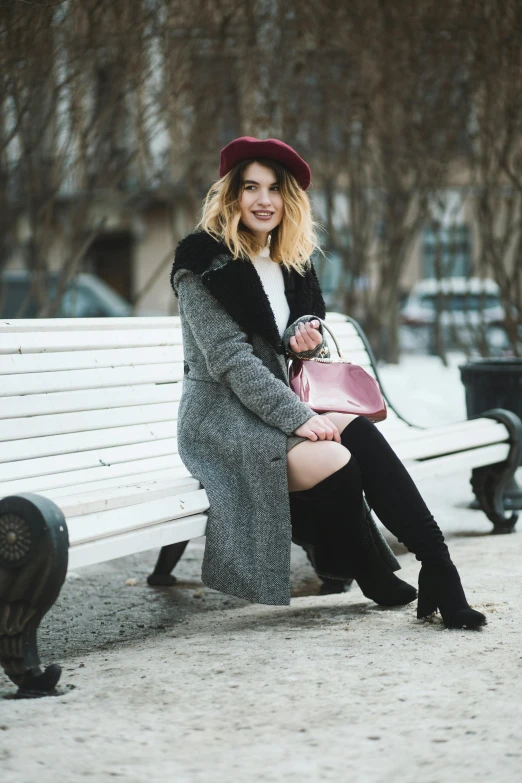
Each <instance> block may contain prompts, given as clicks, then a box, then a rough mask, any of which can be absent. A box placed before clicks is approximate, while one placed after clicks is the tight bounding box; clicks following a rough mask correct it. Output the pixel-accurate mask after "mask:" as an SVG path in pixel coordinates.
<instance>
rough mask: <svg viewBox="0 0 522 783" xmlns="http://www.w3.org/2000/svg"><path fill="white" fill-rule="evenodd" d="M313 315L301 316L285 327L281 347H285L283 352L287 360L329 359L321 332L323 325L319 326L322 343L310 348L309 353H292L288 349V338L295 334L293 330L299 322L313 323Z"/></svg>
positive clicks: (328, 352) (327, 348) (328, 350)
mask: <svg viewBox="0 0 522 783" xmlns="http://www.w3.org/2000/svg"><path fill="white" fill-rule="evenodd" d="M315 317H316V316H315V315H302V316H301V317H300V318H298V319H297V320H296V321H294V322H293V323H292V324H290V326H287V328H286V329H285V332H284V334H283V336H282V338H281V340H282V342H283V345H284V346H285V352H286V355H287V357H288V358H292V357H297V358H301V359H316V358H320V359H329V358H330V349H329V347H328V342H327V340H326V338H325V336H324V331H323V325H322V324H321V323H320V324H319V331H320V333H321V337H322V338H323V339H322V341H321V342H320V343H319V345H316V346H315V348H311V349H310V350H309V351H300V352H299V353H296V352H295V351H292V349H291V348H290V338H291V337H293V336H294V334H295V328H296V326H297V325H298V324H300V323H301V322H303V323H304V322H306V321H313V320H314V318H315Z"/></svg>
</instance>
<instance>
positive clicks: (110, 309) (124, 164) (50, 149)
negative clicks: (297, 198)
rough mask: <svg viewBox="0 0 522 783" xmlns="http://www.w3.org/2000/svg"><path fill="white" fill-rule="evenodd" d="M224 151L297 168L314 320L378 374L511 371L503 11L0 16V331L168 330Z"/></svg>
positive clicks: (218, 6)
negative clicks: (90, 323) (405, 365)
mask: <svg viewBox="0 0 522 783" xmlns="http://www.w3.org/2000/svg"><path fill="white" fill-rule="evenodd" d="M240 135H251V136H256V137H258V138H267V137H276V138H281V139H283V140H284V141H286V142H287V143H289V144H291V145H292V146H294V147H295V148H296V150H297V151H298V152H299V154H301V155H302V156H303V157H304V158H305V159H306V160H307V161H308V162H309V164H310V166H311V169H312V175H313V183H312V187H311V188H310V190H309V191H308V192H309V194H310V196H311V199H312V201H313V205H314V209H315V216H316V219H317V220H318V221H319V222H320V223H321V227H322V228H321V237H322V245H323V249H324V251H325V254H326V258H323V257H322V256H320V255H318V256H317V257H316V258H315V259H314V261H315V265H316V269H317V272H318V275H319V278H320V281H321V284H322V288H323V292H324V295H325V300H326V305H327V310H335V311H338V312H343V313H346V314H349V315H352V316H353V317H355V318H357V319H358V320H359V321H360V322H361V323H362V325H363V327H364V329H365V330H366V332H367V334H368V336H369V339H370V342H371V344H372V346H373V348H374V351H375V353H376V354H377V357H378V358H379V359H381V360H383V361H386V362H388V363H396V362H398V360H399V357H400V355H401V351H402V352H403V353H416V354H419V353H425V354H433V355H437V356H439V357H440V358H441V359H442V361H443V362H447V356H448V352H451V351H459V352H460V353H464V354H467V355H470V356H505V357H508V356H520V355H521V354H522V315H521V314H522V260H521V259H522V252H521V249H522V4H520V3H519V2H517V0H503V2H502V3H499V2H497V1H496V0H399V1H398V2H393V3H391V2H389V0H299V2H296V0H256V2H254V3H252V2H246V0H111V2H103V1H102V0H65V1H64V2H59V1H56V2H52V0H46V1H45V2H44V1H43V0H42V2H31V1H30V0H24V1H23V2H22V1H21V0H11V2H4V3H2V4H1V5H0V318H4V319H9V318H17V317H25V318H32V317H71V316H76V317H82V316H124V315H168V314H176V313H177V300H176V298H175V297H174V296H173V293H172V290H171V288H170V285H169V271H170V267H171V264H172V260H173V254H174V248H175V246H176V244H177V242H178V241H179V240H180V239H181V238H182V237H183V236H185V235H186V234H187V233H188V232H189V231H191V230H193V228H194V225H195V224H196V222H197V220H198V219H199V216H200V208H201V201H202V198H203V197H204V195H205V193H206V192H207V190H208V188H209V186H210V184H211V183H212V182H213V181H215V180H216V179H217V178H218V165H219V151H220V149H221V148H222V147H223V146H224V145H225V144H227V143H228V142H229V141H231V140H232V139H233V138H235V137H237V136H240Z"/></svg>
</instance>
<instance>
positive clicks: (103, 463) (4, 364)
mask: <svg viewBox="0 0 522 783" xmlns="http://www.w3.org/2000/svg"><path fill="white" fill-rule="evenodd" d="M326 320H327V322H328V324H329V325H330V326H331V328H332V330H333V332H334V334H335V335H336V338H337V340H338V342H339V345H340V348H341V351H342V352H343V355H344V356H345V357H346V358H348V359H350V360H351V361H353V362H355V363H357V364H360V365H362V366H364V367H365V368H366V369H367V370H368V371H369V372H371V373H372V374H374V370H373V369H372V362H371V358H370V355H369V353H368V351H367V348H366V346H365V344H364V341H363V339H362V337H361V335H360V334H359V333H358V331H357V328H356V326H355V325H354V323H352V322H350V321H347V319H346V317H345V316H344V315H342V314H341V313H328V314H327V317H326ZM329 344H330V350H331V353H332V356H334V355H336V350H335V345H333V342H332V340H331V339H330V340H329ZM182 379H183V346H182V335H181V325H180V321H179V317H178V316H170V317H156V318H88V319H81V318H78V319H28V320H22V319H19V320H12V321H0V444H1V446H2V448H0V497H3V496H5V495H7V494H14V493H17V492H27V491H31V492H39V491H40V492H42V491H45V490H53V489H57V488H61V487H64V488H66V487H73V486H74V487H76V486H79V485H82V488H83V487H85V489H86V490H88V488H89V485H90V484H91V483H92V482H96V486H97V487H100V480H101V481H102V482H103V485H104V486H106V487H107V488H109V487H111V486H115V485H117V484H118V482H120V483H121V477H123V476H138V477H139V478H140V479H143V478H146V475H147V474H150V475H152V474H153V473H154V475H155V476H156V475H160V476H161V475H164V476H165V478H167V477H172V476H173V475H179V476H180V477H182V476H185V475H188V474H187V471H186V469H185V467H184V466H183V464H182V462H181V460H180V458H179V456H178V453H177V442H176V424H177V412H178V405H179V399H180V396H181V390H182ZM389 419H390V421H388V422H387V423H386V424H387V425H388V426H389V425H390V424H391V420H393V421H395V422H396V423H400V424H402V422H399V419H397V417H395V414H394V413H393V411H390V413H389Z"/></svg>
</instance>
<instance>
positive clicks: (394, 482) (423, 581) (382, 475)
mask: <svg viewBox="0 0 522 783" xmlns="http://www.w3.org/2000/svg"><path fill="white" fill-rule="evenodd" d="M341 442H342V443H343V445H344V446H346V448H347V449H349V451H350V452H351V454H352V456H353V457H354V458H355V459H356V460H357V462H358V464H359V466H360V469H361V475H362V485H363V489H364V493H365V495H366V499H367V501H368V503H369V504H370V506H371V508H372V509H373V510H374V511H375V513H376V514H377V516H378V517H379V519H380V520H381V522H382V523H383V525H385V526H386V527H387V528H388V530H390V531H391V532H392V533H393V534H394V535H395V536H396V537H397V538H398V540H399V541H401V542H402V543H404V544H405V546H406V547H407V548H408V549H409V550H410V552H413V553H414V554H415V556H416V558H417V560H419V561H421V562H422V568H421V572H420V574H419V602H418V610H417V615H418V617H425V616H426V615H428V614H431V613H432V612H434V611H436V609H437V608H438V609H440V612H441V614H442V618H443V620H444V623H445V624H446V625H448V626H451V627H459V628H461V627H474V626H477V625H483V624H484V623H485V621H486V618H485V617H484V615H483V614H481V613H480V612H476V611H474V610H473V609H471V607H470V606H469V604H468V602H467V600H466V597H465V595H464V590H463V588H462V584H461V582H460V577H459V574H458V571H457V569H456V568H455V565H454V564H453V562H452V560H451V557H450V554H449V550H448V547H447V545H446V543H445V541H444V536H443V534H442V531H441V530H440V528H439V526H438V525H437V523H436V521H435V519H434V518H433V515H432V514H431V512H430V510H429V509H428V507H427V506H426V504H425V502H424V500H423V499H422V497H421V495H420V493H419V491H418V489H417V487H416V486H415V483H414V482H413V479H412V478H411V476H410V474H409V473H408V471H407V470H406V468H405V467H404V465H403V464H402V462H401V461H400V459H399V457H398V456H397V455H396V454H395V452H394V451H393V449H392V447H391V446H390V444H389V443H388V441H387V440H386V438H385V437H384V436H383V435H382V433H381V432H380V431H379V430H378V428H377V427H376V426H375V425H374V424H372V423H371V422H370V421H369V420H368V419H366V418H364V417H362V416H359V417H357V418H356V419H354V420H353V421H352V422H350V423H349V424H348V425H347V426H346V427H345V428H344V429H343V431H342V432H341Z"/></svg>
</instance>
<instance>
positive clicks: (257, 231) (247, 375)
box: [171, 137, 486, 627]
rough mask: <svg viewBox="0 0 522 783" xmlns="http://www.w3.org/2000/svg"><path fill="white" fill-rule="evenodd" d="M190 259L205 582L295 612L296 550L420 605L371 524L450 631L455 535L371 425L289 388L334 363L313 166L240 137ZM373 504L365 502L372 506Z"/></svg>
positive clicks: (190, 405)
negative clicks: (310, 365) (393, 540)
mask: <svg viewBox="0 0 522 783" xmlns="http://www.w3.org/2000/svg"><path fill="white" fill-rule="evenodd" d="M219 174H220V179H219V180H218V181H217V182H216V183H215V184H214V185H213V186H212V187H211V189H210V190H209V192H208V194H207V197H206V199H205V202H204V207H203V216H202V219H201V221H200V223H199V224H198V226H197V229H196V231H195V232H193V233H192V234H189V235H188V236H187V237H185V239H183V240H182V241H181V242H180V243H179V245H178V247H177V249H176V256H175V261H174V264H173V267H172V272H171V284H172V287H173V289H174V292H175V295H176V296H177V297H178V300H179V313H180V320H181V327H182V334H183V345H184V357H185V375H184V381H183V393H182V396H181V400H180V405H179V413H178V449H179V454H180V456H181V459H182V460H183V462H184V464H185V465H186V467H187V468H188V469H189V470H190V472H191V473H192V475H193V476H194V477H196V478H197V479H198V480H199V481H200V482H201V483H202V485H203V486H204V487H205V489H206V492H207V495H208V498H209V511H208V523H207V532H206V546H205V553H204V558H203V568H202V579H203V582H204V583H205V584H206V585H207V586H209V587H211V588H214V589H217V590H220V591H222V592H225V593H229V594H232V595H236V596H239V597H241V598H244V599H246V600H249V601H253V602H257V603H266V604H276V605H288V604H289V603H290V550H291V541H292V538H293V540H294V541H296V542H297V543H300V544H302V545H303V546H304V547H305V549H306V551H307V552H308V554H309V557H310V559H311V561H312V563H313V565H314V567H315V569H316V571H317V573H318V574H320V575H321V576H322V577H323V578H325V579H338V580H347V579H350V578H355V579H356V580H357V582H358V584H359V586H360V587H361V589H362V591H363V593H364V594H365V595H366V596H367V597H369V598H372V599H373V600H374V601H376V602H377V603H380V604H383V605H400V604H406V603H409V602H410V601H413V600H414V599H415V597H416V595H417V592H416V590H415V588H413V587H412V586H411V585H408V584H406V583H405V582H403V581H401V580H400V579H398V578H397V577H396V576H395V574H394V571H396V570H397V569H398V568H399V565H398V563H397V561H396V559H395V558H394V556H393V554H392V553H391V550H390V549H389V547H388V545H387V544H386V542H385V540H384V539H383V538H382V536H381V535H380V533H379V531H378V528H377V527H376V525H375V524H374V522H373V520H372V519H371V517H369V515H368V514H367V509H366V507H365V503H364V496H365V497H366V500H367V501H368V503H369V504H370V506H371V507H372V508H373V509H374V510H375V512H376V514H377V515H378V517H379V519H380V520H381V522H382V523H383V524H384V525H385V526H386V527H387V528H388V529H389V530H390V531H391V532H392V533H393V534H394V535H395V536H396V537H397V538H398V539H399V540H400V541H402V542H403V543H404V544H405V545H406V547H407V548H408V549H409V550H410V551H412V552H414V553H415V555H416V557H417V559H418V560H419V561H421V562H422V567H421V571H420V574H419V596H418V610H417V615H418V617H419V618H420V617H425V616H428V615H430V614H431V613H433V612H435V611H436V610H437V608H438V609H439V610H440V612H441V614H442V618H443V621H444V623H445V625H446V626H449V627H476V626H478V625H482V624H484V623H485V621H486V618H485V617H484V615H482V614H481V613H480V612H476V611H474V610H473V609H471V607H470V606H469V605H468V603H467V601H466V598H465V595H464V591H463V589H462V585H461V583H460V579H459V575H458V572H457V569H456V568H455V566H454V564H453V563H452V561H451V559H450V556H449V552H448V549H447V546H446V544H445V543H444V537H443V535H442V533H441V531H440V529H439V527H438V525H437V523H436V522H435V520H434V519H433V517H432V515H431V514H430V512H429V510H428V509H427V507H426V505H425V504H424V502H423V500H422V498H421V496H420V495H419V493H418V491H417V489H416V487H415V485H414V483H413V481H412V479H411V478H410V476H409V474H408V473H407V471H406V469H405V468H404V466H403V465H402V463H401V462H400V460H399V459H398V457H397V456H396V455H395V453H394V452H393V450H392V449H391V447H390V446H389V444H388V443H387V441H386V440H385V438H384V437H383V436H382V435H381V433H380V432H379V430H378V429H377V428H376V427H375V426H374V425H373V424H371V423H370V422H369V421H368V420H367V419H365V418H363V417H357V416H350V415H347V414H341V413H336V412H329V413H326V414H322V415H317V414H315V413H314V411H313V410H312V409H311V408H310V407H309V406H308V405H306V404H305V403H304V402H302V401H301V400H299V398H298V397H297V396H296V395H295V394H294V393H293V391H292V390H291V389H290V386H289V383H288V378H287V371H286V362H285V360H286V358H288V357H290V356H301V357H316V356H320V355H323V356H329V351H328V345H327V343H326V341H325V340H324V338H323V334H322V326H321V324H320V323H319V322H318V321H317V320H316V319H315V317H316V316H319V317H321V318H324V317H325V306H324V300H323V297H322V295H321V291H320V287H319V283H318V279H317V275H316V273H315V269H314V267H313V264H312V262H311V261H310V256H311V254H312V252H313V251H314V250H315V249H316V248H317V247H318V245H317V239H316V235H315V232H314V225H315V224H314V222H313V220H312V217H311V207H310V201H309V198H308V195H307V194H306V190H307V188H308V186H309V184H310V169H309V167H308V165H307V163H306V162H305V161H304V160H303V159H302V158H301V157H300V156H299V155H298V154H297V153H296V152H295V150H293V149H292V148H291V147H289V146H288V145H287V144H284V143H283V142H281V141H279V140H277V139H267V140H264V141H261V140H258V139H254V138H250V137H241V138H239V139H235V140H234V141H232V142H231V143H230V144H228V145H227V146H226V147H224V148H223V150H222V151H221V164H220V172H219ZM363 491H364V496H363Z"/></svg>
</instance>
